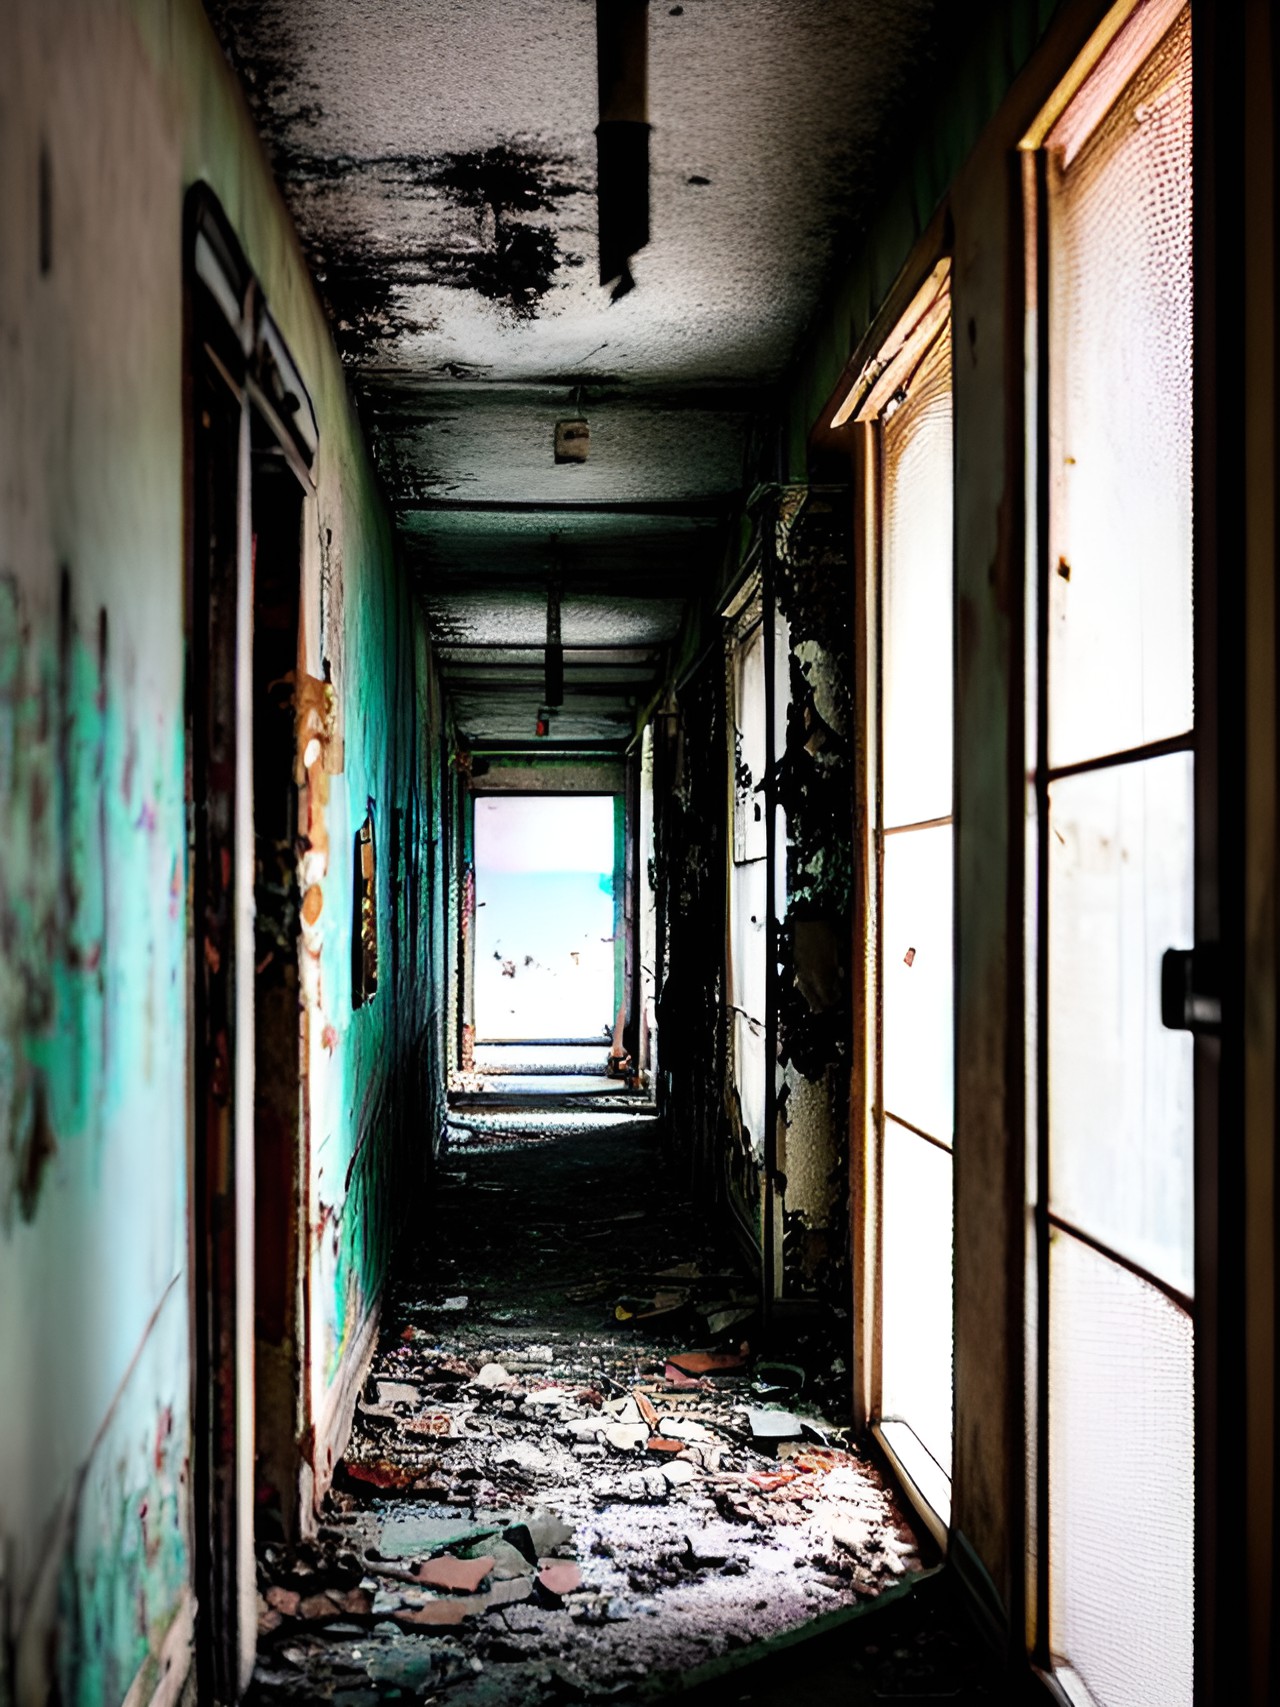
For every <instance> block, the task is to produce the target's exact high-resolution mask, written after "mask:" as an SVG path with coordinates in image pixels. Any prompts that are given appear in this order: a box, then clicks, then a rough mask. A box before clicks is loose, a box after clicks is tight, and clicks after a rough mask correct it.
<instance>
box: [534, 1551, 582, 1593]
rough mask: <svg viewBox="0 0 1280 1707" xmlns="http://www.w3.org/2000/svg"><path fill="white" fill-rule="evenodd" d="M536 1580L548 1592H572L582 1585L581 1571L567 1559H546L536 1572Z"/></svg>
mask: <svg viewBox="0 0 1280 1707" xmlns="http://www.w3.org/2000/svg"><path fill="white" fill-rule="evenodd" d="M538 1582H539V1583H540V1584H541V1586H542V1587H543V1588H544V1589H546V1591H547V1593H548V1594H554V1595H556V1596H557V1597H559V1596H562V1595H566V1594H572V1593H573V1591H574V1590H575V1589H578V1588H581V1587H582V1572H581V1571H580V1570H579V1569H578V1567H577V1565H575V1564H573V1563H572V1562H570V1561H568V1560H560V1559H548V1560H545V1561H544V1562H543V1564H542V1567H541V1569H540V1570H539V1572H538Z"/></svg>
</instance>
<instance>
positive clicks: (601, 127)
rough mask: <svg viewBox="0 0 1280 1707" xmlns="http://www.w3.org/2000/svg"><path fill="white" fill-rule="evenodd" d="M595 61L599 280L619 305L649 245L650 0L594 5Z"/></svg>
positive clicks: (599, 1) (614, 0)
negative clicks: (639, 253)
mask: <svg viewBox="0 0 1280 1707" xmlns="http://www.w3.org/2000/svg"><path fill="white" fill-rule="evenodd" d="M596 63H597V70H598V75H599V83H600V122H599V124H598V125H597V126H596V202H597V208H598V218H599V236H600V283H601V284H602V285H607V284H613V287H614V288H613V300H614V301H615V302H616V301H617V300H618V298H619V297H622V296H625V295H626V294H627V292H628V291H629V290H631V289H633V288H634V286H635V280H634V279H633V278H632V276H631V257H632V256H633V255H634V254H635V253H636V252H637V250H640V249H643V248H644V246H645V244H646V243H647V242H648V241H649V0H596ZM615 280H616V281H617V282H616V283H614V281H615Z"/></svg>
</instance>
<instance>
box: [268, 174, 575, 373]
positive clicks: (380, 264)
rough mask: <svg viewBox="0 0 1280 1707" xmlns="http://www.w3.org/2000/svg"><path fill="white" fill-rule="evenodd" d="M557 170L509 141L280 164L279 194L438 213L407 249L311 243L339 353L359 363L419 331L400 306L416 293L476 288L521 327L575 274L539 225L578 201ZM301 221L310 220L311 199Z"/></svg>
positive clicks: (551, 230)
mask: <svg viewBox="0 0 1280 1707" xmlns="http://www.w3.org/2000/svg"><path fill="white" fill-rule="evenodd" d="M564 168H565V162H564V161H563V160H561V159H558V158H556V157H554V156H552V155H549V154H547V153H545V152H540V151H538V150H537V149H533V148H529V147H527V146H522V145H516V144H514V143H510V142H507V143H502V144H499V145H497V146H495V147H493V148H485V149H476V150H472V151H470V152H467V153H451V154H444V155H440V156H437V157H434V158H429V159H428V158H420V157H417V156H413V155H400V154H397V155H381V156H378V157H377V158H376V159H356V158H351V157H346V158H338V157H333V156H327V157H319V158H317V157H315V156H308V157H305V158H304V157H303V156H301V155H298V154H294V155H292V157H291V158H290V159H288V160H287V161H285V162H284V164H283V175H284V177H285V180H286V187H287V186H288V184H289V183H290V182H292V183H294V184H301V183H308V184H316V183H335V184H341V185H343V186H344V191H345V193H346V194H349V195H351V196H352V197H354V199H355V200H356V202H357V204H358V203H359V201H360V200H361V199H362V198H363V197H364V196H366V195H367V196H368V197H369V198H371V199H372V198H376V199H378V200H383V199H386V198H391V199H397V200H410V199H411V200H419V199H420V200H423V201H425V202H427V203H436V204H438V205H439V204H442V205H440V214H438V215H437V217H436V219H435V220H434V221H432V223H433V224H434V225H435V226H436V232H437V234H436V235H434V236H433V238H432V239H431V240H429V241H427V242H424V243H423V244H422V245H421V246H419V247H416V248H413V249H404V250H398V251H396V252H393V253H386V252H383V251H376V250H375V251H372V252H371V251H370V250H369V249H367V248H362V249H359V250H357V249H355V248H354V247H352V246H351V245H349V244H348V243H347V242H343V243H342V244H340V245H338V244H330V243H326V241H325V239H324V236H323V234H321V233H319V232H317V231H315V230H314V229H313V230H312V232H311V233H310V236H311V242H310V243H309V245H308V251H309V253H308V258H309V260H310V261H311V263H312V268H313V271H314V273H315V276H316V280H317V283H318V284H319V287H320V291H321V294H322V295H323V297H324V299H325V303H326V305H327V307H328V308H329V311H330V313H331V315H332V317H333V322H334V327H335V332H336V336H337V342H338V346H339V348H340V349H341V351H342V353H343V355H344V356H345V357H347V359H349V360H352V361H355V362H359V361H361V360H362V359H364V358H365V357H367V356H369V355H371V354H372V352H373V350H374V349H375V348H376V347H377V346H379V345H383V346H385V345H386V343H387V342H394V341H395V339H396V338H397V336H398V335H400V334H401V333H408V332H412V331H414V330H422V329H423V328H422V326H421V323H420V322H414V321H413V320H412V318H411V317H410V316H409V315H408V314H407V313H406V312H405V310H404V307H403V302H404V292H405V291H407V290H410V289H412V288H413V287H414V286H421V285H443V286H445V287H447V288H449V289H454V290H473V291H476V292H477V293H478V294H479V295H481V296H483V297H485V298H486V299H487V300H488V301H490V302H494V303H497V304H499V305H500V306H502V307H503V308H505V309H507V310H508V311H509V312H510V313H511V314H512V315H514V316H515V317H516V318H517V319H532V318H533V317H534V316H535V315H536V314H537V312H538V310H539V308H540V307H541V304H542V302H543V299H544V298H545V297H546V295H547V293H548V291H550V289H551V287H552V285H553V283H554V282H555V277H556V273H557V272H558V270H559V269H560V268H561V267H562V266H564V267H573V266H580V265H581V264H582V257H581V256H578V255H574V254H570V253H567V252H566V251H565V250H564V249H563V248H562V247H561V244H560V241H559V237H558V234H557V232H556V229H555V225H554V223H553V221H552V219H551V218H549V217H547V216H549V215H552V214H553V213H554V211H555V209H556V207H557V205H558V203H560V202H561V201H563V200H564V198H566V197H568V196H572V195H577V194H581V193H583V192H582V187H581V186H580V185H578V184H575V183H574V182H572V181H571V180H570V179H569V178H567V177H566V175H565V170H564ZM362 186H363V187H362ZM298 212H299V217H300V219H302V220H305V218H306V216H307V215H306V213H304V212H303V210H302V209H299V210H298ZM307 212H309V213H310V215H311V217H312V218H313V219H314V216H315V204H314V201H313V200H311V199H310V198H308V209H307ZM441 215H443V217H440V216H441ZM539 216H541V217H539ZM442 227H443V229H442Z"/></svg>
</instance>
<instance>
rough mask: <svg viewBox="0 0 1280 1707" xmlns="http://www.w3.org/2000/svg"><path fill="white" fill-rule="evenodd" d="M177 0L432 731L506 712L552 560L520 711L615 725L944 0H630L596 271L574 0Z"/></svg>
mask: <svg viewBox="0 0 1280 1707" xmlns="http://www.w3.org/2000/svg"><path fill="white" fill-rule="evenodd" d="M207 5H208V10H209V12H210V16H211V18H212V20H213V23H214V26H215V28H216V29H217V30H218V32H219V35H220V37H221V39H222V41H223V43H224V46H225V47H226V49H227V52H228V54H229V56H230V58H231V60H232V63H233V64H234V65H235V67H236V68H237V70H238V72H239V73H240V76H241V78H242V80H243V82H244V84H245V87H246V91H247V93H248V96H249V100H250V104H251V107H252V109H253V112H254V115H255V119H256V122H257V124H258V126H259V129H260V131H261V133H262V135H263V138H264V141H265V143H266V146H267V148H268V151H269V153H270V155H271V158H272V161H273V164H274V167H275V170H276V174H277V176H278V178H279V181H280V184H281V187H282V189H283V192H284V195H285V198H286V200H287V202H288V204H289V207H290V209H291V211H292V213H293V216H294V219H295V221H296V223H297V226H298V229H299V231H300V233H301V236H302V241H303V245H304V248H305V250H306V253H307V256H308V259H309V261H310V263H311V265H312V268H313V270H314V273H315V276H316V280H317V284H318V286H319V289H320V291H321V294H322V296H323V297H324V300H325V302H326V304H327V306H328V308H329V311H330V314H331V317H332V320H333V324H334V330H335V336H336V338H337V342H338V346H339V348H340V350H341V351H342V354H343V357H344V359H345V361H346V362H347V364H348V367H349V370H350V373H351V376H352V381H353V386H354V389H355V392H356V395H357V398H358V401H359V404H360V408H361V412H362V415H363V418H364V420H365V424H366V427H367V429H368V432H369V436H370V439H371V442H372V444H373V448H374V454H375V457H376V459H377V462H378V466H379V470H380V473H381V476H382V478H383V481H384V483H385V485H386V489H387V493H388V496H389V499H390V501H391V503H392V506H393V508H394V510H395V514H396V518H397V522H398V524H399V527H400V532H401V538H402V541H403V545H404V549H405V553H406V557H407V560H408V561H409V563H410V565H411V567H412V568H413V569H414V571H415V572H416V574H417V576H418V580H419V584H420V587H421V588H422V591H423V596H424V599H425V601H426V604H427V608H428V612H429V616H430V619H431V621H432V625H433V628H434V630H435V633H436V636H437V639H438V641H439V642H440V643H441V659H442V664H443V666H444V671H445V678H446V683H447V685H448V686H449V688H450V691H451V694H452V697H453V702H454V710H455V718H456V722H457V724H458V727H459V729H460V730H461V731H462V732H463V733H464V734H465V735H467V736H469V737H470V738H471V739H472V740H473V742H474V743H475V744H477V745H484V744H486V743H496V744H504V745H509V744H512V743H516V742H525V743H530V742H531V741H532V737H533V728H534V718H535V716H536V713H537V710H538V706H539V704H540V703H541V694H542V675H541V668H540V666H541V658H542V648H543V645H544V643H545V637H546V609H547V588H548V585H549V584H555V585H557V586H559V587H560V588H562V590H563V591H562V637H563V640H564V643H565V647H566V655H565V677H566V695H565V704H564V706H563V707H562V708H561V709H560V710H559V711H558V712H557V713H556V714H555V716H554V717H553V719H552V726H551V735H552V737H553V738H554V739H556V740H557V741H581V742H583V743H598V742H602V741H607V742H611V743H617V742H618V741H624V740H625V739H626V738H627V737H628V736H629V735H630V733H631V731H632V728H633V726H634V713H635V707H636V705H637V704H643V703H644V702H645V700H646V698H647V697H648V693H649V692H650V691H651V689H652V685H653V682H654V679H655V677H657V678H658V679H660V678H661V674H662V668H663V655H664V648H665V647H666V646H667V645H669V643H670V641H671V639H672V638H673V636H674V634H675V632H676V630H677V629H678V625H679V620H680V611H681V601H682V600H683V599H684V598H687V597H688V596H690V594H691V593H693V592H695V591H696V589H697V588H698V586H699V585H701V584H705V581H706V579H707V577H708V575H709V574H711V573H713V572H714V571H715V570H716V569H717V568H718V566H719V564H720V561H721V559H722V556H723V551H724V542H725V529H726V527H727V526H728V524H729V521H730V519H731V517H732V515H733V513H734V510H735V508H736V506H737V505H738V504H739V503H740V500H741V496H742V493H743V489H744V487H745V488H749V487H750V486H751V485H753V484H754V482H755V480H756V479H757V478H758V475H759V471H760V469H761V467H762V466H768V463H767V446H768V436H767V424H768V418H769V412H770V401H771V396H772V393H773V388H774V387H775V386H776V385H777V382H778V380H779V379H780V377H781V376H782V375H783V373H784V372H785V370H786V367H787V364H788V362H789V360H790V359H791V357H792V356H793V354H794V352H795V349H796V346H797V343H798V342H799V340H800V338H801V336H802V334H803V332H804V329H805V326H806V323H807V321H808V320H809V318H810V316H811V315H812V313H813V311H814V308H815V305H816V303H817V301H818V299H819V296H820V294H821V292H822V289H823V286H824V284H825V282H826V281H827V279H828V278H829V276H830V273H831V271H832V268H833V266H834V265H835V264H836V262H837V261H838V259H839V258H840V256H841V254H842V253H843V252H845V251H847V249H848V248H849V247H850V245H851V244H852V242H853V241H854V240H855V239H856V236H857V232H858V229H859V227H860V224H861V223H862V222H863V221H864V220H865V218H866V216H867V214H868V212H869V210H870V208H871V206H872V204H873V203H874V201H875V199H876V196H877V193H878V186H879V184H880V182H881V180H882V178H883V176H884V175H885V173H886V171H890V170H892V156H893V153H894V149H895V145H896V143H897V142H898V140H899V139H900V138H901V137H902V136H903V134H904V129H905V124H906V121H907V118H908V103H909V100H910V97H911V95H912V92H913V90H914V91H915V92H916V93H917V94H918V93H919V90H920V88H921V83H922V79H925V78H927V77H928V75H929V72H930V68H931V67H932V66H933V65H934V64H936V63H937V61H938V59H939V57H940V54H941V52H942V50H943V48H944V46H945V44H944V43H943V41H942V40H941V35H940V30H941V24H940V17H941V16H943V15H945V13H947V12H951V11H952V9H951V8H942V7H940V6H938V4H937V0H684V3H683V4H682V5H681V4H672V3H669V0H651V3H650V6H649V117H650V120H651V123H652V126H653V130H652V136H651V143H650V166H651V179H650V200H651V218H650V226H651V239H650V242H649V244H648V246H647V247H646V248H644V249H642V250H641V251H640V252H639V253H638V254H637V255H636V257H635V258H634V260H633V262H632V271H633V273H634V276H635V280H636V288H635V289H634V290H633V291H631V292H630V294H628V295H625V296H623V297H622V298H621V299H620V300H618V301H612V300H611V298H610V293H609V290H608V289H607V288H604V287H602V286H601V285H600V284H599V283H598V269H597V246H596V200H595V160H596V144H595V136H594V128H595V125H596V122H597V117H598V108H597V83H596V39H595V17H596V8H595V3H594V0H306V3H304V0H207ZM961 10H962V9H961ZM952 15H953V17H954V14H952ZM952 27H953V28H954V27H955V25H954V23H953V25H952ZM579 415H581V416H583V417H585V418H586V420H587V421H588V422H589V426H590V451H589V455H588V458H587V461H586V462H585V463H582V464H572V463H570V464H557V463H556V462H555V460H554V457H553V434H554V428H555V423H556V421H557V420H560V419H563V418H568V417H574V416H579ZM762 458H763V459H764V460H763V461H762ZM579 647H581V648H586V650H581V651H580V650H575V648H579ZM602 647H603V648H605V650H603V651H602V650H601V648H602ZM513 648H515V650H513Z"/></svg>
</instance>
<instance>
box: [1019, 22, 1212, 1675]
mask: <svg viewBox="0 0 1280 1707" xmlns="http://www.w3.org/2000/svg"><path fill="white" fill-rule="evenodd" d="M1036 140H1037V143H1038V151H1037V153H1036V168H1037V171H1036V193H1035V201H1034V208H1033V211H1034V214H1035V216H1036V217H1037V219H1038V220H1039V229H1040V232H1041V234H1042V242H1041V244H1040V254H1041V261H1040V263H1039V264H1040V269H1041V276H1040V277H1039V278H1038V279H1036V280H1035V281H1034V292H1033V294H1034V297H1035V299H1036V300H1038V301H1040V302H1043V303H1044V304H1045V308H1046V314H1045V318H1044V321H1043V323H1042V325H1041V328H1040V332H1039V336H1040V339H1041V345H1040V369H1041V372H1042V373H1043V375H1044V377H1045V381H1046V382H1047V393H1046V395H1045V404H1046V416H1047V424H1048V434H1047V439H1046V442H1045V443H1043V444H1042V445H1041V446H1040V447H1039V454H1040V456H1041V457H1042V458H1044V459H1045V465H1044V469H1043V472H1044V474H1045V475H1046V476H1047V479H1046V490H1047V494H1048V501H1047V513H1046V514H1045V516H1044V518H1043V522H1042V527H1041V533H1040V537H1039V539H1038V542H1037V549H1036V553H1035V557H1034V559H1033V561H1034V564H1035V572H1034V575H1033V583H1032V586H1033V598H1032V600H1031V604H1032V607H1033V609H1034V610H1035V611H1036V612H1037V613H1038V655H1039V660H1040V667H1041V670H1042V671H1043V680H1044V683H1045V689H1044V692H1043V695H1042V698H1041V701H1040V703H1039V705H1038V707H1036V716H1035V718H1034V720H1033V721H1034V723H1035V726H1036V730H1037V746H1036V752H1035V756H1034V770H1035V801H1034V813H1035V822H1036V826H1037V835H1038V858H1039V873H1038V896H1039V899H1038V908H1039V912H1038V918H1037V922H1036V931H1035V938H1036V942H1035V948H1036V953H1037V955H1038V956H1039V960H1038V965H1039V989H1040V991H1041V1003H1042V1005H1041V1009H1040V1012H1039V1013H1038V1015H1037V1016H1036V1020H1035V1024H1036V1026H1037V1027H1038V1030H1037V1032H1036V1036H1037V1056H1038V1060H1037V1062H1036V1073H1037V1082H1038V1085H1039V1105H1038V1146H1037V1155H1036V1170H1035V1172H1036V1178H1035V1180H1034V1182H1033V1184H1034V1207H1035V1210H1036V1229H1037V1237H1036V1259H1037V1265H1038V1279H1039V1292H1038V1301H1039V1311H1040V1315H1039V1320H1038V1329H1037V1335H1036V1348H1037V1349H1036V1358H1037V1361H1038V1368H1037V1371H1036V1375H1037V1394H1038V1408H1037V1419H1036V1430H1035V1433H1034V1435H1033V1438H1034V1439H1035V1440H1036V1442H1037V1450H1038V1458H1037V1462H1036V1466H1035V1472H1036V1478H1037V1482H1036V1486H1037V1503H1036V1521H1037V1529H1038V1531H1039V1533H1038V1536H1037V1549H1036V1551H1037V1582H1036V1585H1035V1586H1036V1603H1037V1641H1038V1646H1039V1648H1040V1656H1041V1659H1042V1660H1043V1661H1044V1663H1046V1664H1049V1665H1051V1666H1052V1667H1053V1669H1054V1671H1055V1673H1056V1675H1057V1677H1058V1680H1059V1682H1060V1684H1061V1686H1062V1688H1063V1689H1064V1691H1065V1692H1066V1693H1067V1695H1068V1696H1069V1697H1070V1698H1071V1699H1072V1700H1074V1701H1078V1702H1081V1703H1089V1704H1096V1707H1144V1704H1148V1703H1149V1704H1150V1707H1157V1704H1158V1707H1179V1704H1180V1703H1189V1702H1190V1701H1191V1699H1192V1631H1193V1616H1192V1612H1193V1608H1192V1600H1193V1517H1194V1497H1193V1478H1192V1465H1193V1444H1194V1423H1193V1396H1194V1389H1193V1381H1192V1350H1193V1345H1192V1319H1191V1312H1192V1296H1191V1294H1192V1286H1193V1256H1194V1237H1193V1233H1194V1229H1193V1208H1194V1198H1193V1181H1192V1161H1193V1136H1194V1131H1193V1117H1192V1103H1193V1099H1192V1069H1193V1041H1192V1038H1191V1037H1190V1036H1189V1035H1188V1034H1187V1033H1185V1032H1179V1031H1169V1030H1165V1029H1164V1027H1163V1026H1162V1024H1161V1012H1160V972H1161V958H1162V955H1163V953H1164V951H1165V950H1166V949H1167V948H1170V947H1183V948H1185V947H1188V946H1189V945H1190V943H1191V941H1192V933H1193V917H1192V899H1193V877H1194V852H1195V839H1194V813H1193V784H1194V758H1193V752H1192V741H1193V707H1192V620H1191V616H1192V558H1191V496H1192V492H1191V427H1192V391H1191V382H1192V318H1191V288H1192V276H1191V19H1190V12H1189V10H1187V9H1185V8H1184V9H1183V10H1182V11H1181V12H1178V11H1177V10H1176V8H1175V7H1172V6H1169V5H1167V4H1163V5H1162V4H1154V5H1146V6H1141V7H1139V8H1138V9H1137V10H1136V11H1135V12H1134V13H1133V14H1132V16H1131V18H1130V20H1129V21H1128V23H1127V24H1126V25H1125V27H1124V29H1123V30H1122V31H1121V32H1120V34H1119V35H1118V36H1117V37H1116V39H1115V41H1114V42H1113V43H1112V45H1111V47H1110V48H1109V49H1108V50H1107V52H1106V54H1105V55H1104V56H1103V58H1102V59H1101V60H1100V62H1099V63H1098V65H1097V67H1096V69H1095V70H1094V71H1093V72H1092V73H1091V74H1090V76H1089V77H1088V78H1087V79H1086V80H1085V81H1084V82H1083V84H1082V85H1081V86H1080V88H1079V89H1078V91H1077V92H1076V94H1075V95H1074V96H1073V98H1072V99H1071V100H1070V102H1069V103H1068V104H1067V105H1066V106H1065V108H1064V109H1063V110H1062V112H1061V114H1060V116H1058V117H1056V118H1055V120H1054V121H1053V123H1052V124H1051V126H1050V127H1049V128H1048V130H1047V134H1045V135H1044V136H1043V137H1042V138H1037V139H1036ZM1032 964H1033V965H1034V964H1036V962H1034V961H1033V962H1032Z"/></svg>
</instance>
